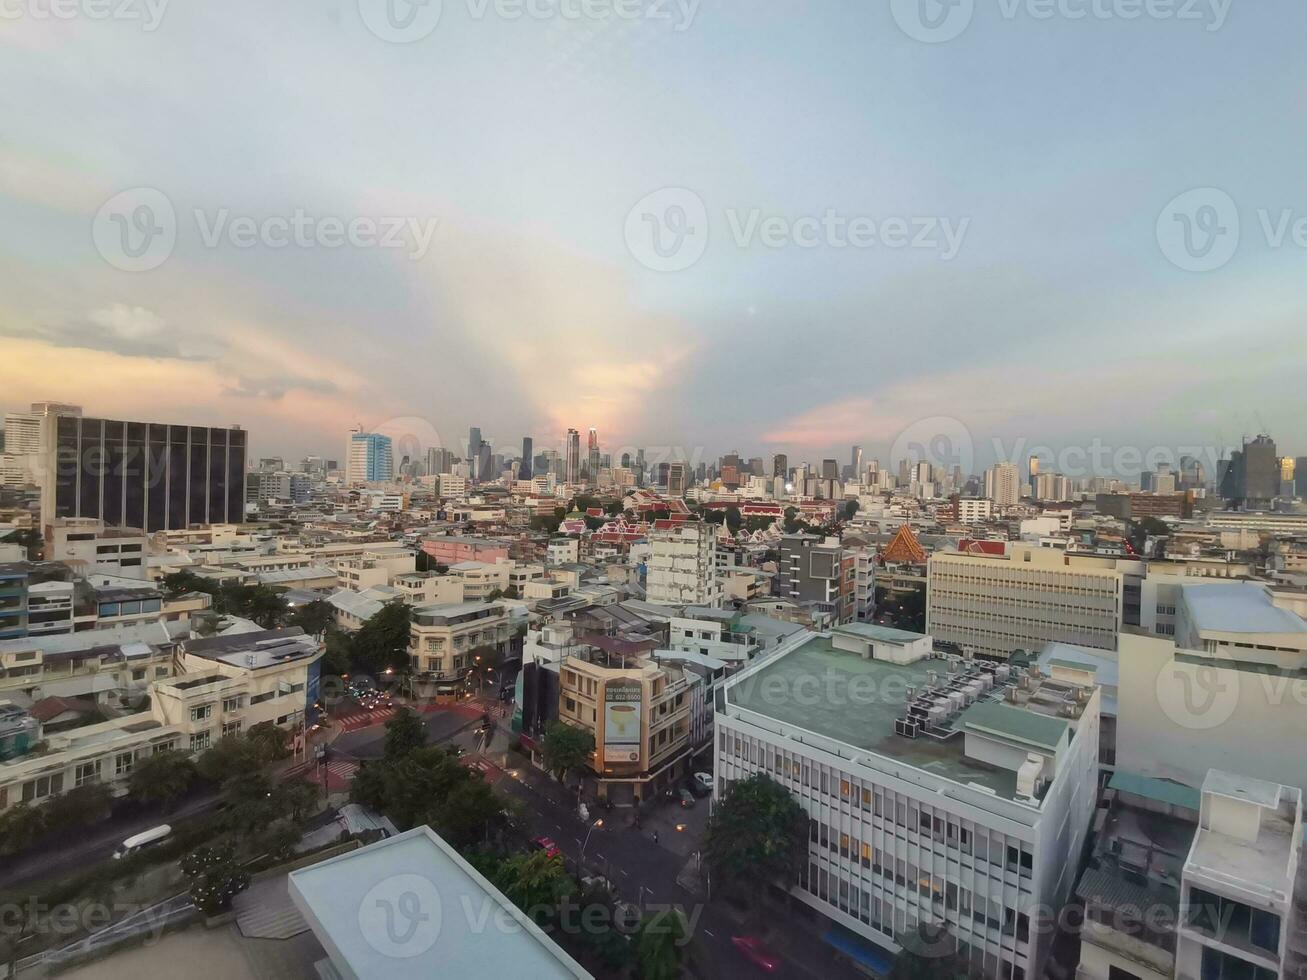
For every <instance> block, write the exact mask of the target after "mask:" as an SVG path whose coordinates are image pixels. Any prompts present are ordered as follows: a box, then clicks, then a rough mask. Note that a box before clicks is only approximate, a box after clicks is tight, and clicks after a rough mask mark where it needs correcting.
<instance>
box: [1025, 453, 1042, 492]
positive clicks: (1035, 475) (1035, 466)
mask: <svg viewBox="0 0 1307 980" xmlns="http://www.w3.org/2000/svg"><path fill="white" fill-rule="evenodd" d="M1028 465H1029V469H1028V471H1027V474H1026V488H1027V489H1028V490H1029V491H1030V495H1031V496H1032V497H1033V496H1035V495H1036V494H1035V484H1036V483H1038V482H1039V457H1038V456H1031V457H1030V459H1029V460H1028Z"/></svg>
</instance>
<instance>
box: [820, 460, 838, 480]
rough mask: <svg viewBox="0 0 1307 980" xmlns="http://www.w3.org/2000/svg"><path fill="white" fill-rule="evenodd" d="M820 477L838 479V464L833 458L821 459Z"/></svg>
mask: <svg viewBox="0 0 1307 980" xmlns="http://www.w3.org/2000/svg"><path fill="white" fill-rule="evenodd" d="M821 478H822V479H823V480H838V479H839V478H840V464H839V463H838V462H837V461H836V460H833V459H823V460H822V461H821Z"/></svg>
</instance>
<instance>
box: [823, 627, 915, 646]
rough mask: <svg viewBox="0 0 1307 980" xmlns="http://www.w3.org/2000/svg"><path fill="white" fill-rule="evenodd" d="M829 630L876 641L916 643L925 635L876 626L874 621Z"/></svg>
mask: <svg viewBox="0 0 1307 980" xmlns="http://www.w3.org/2000/svg"><path fill="white" fill-rule="evenodd" d="M831 632H832V633H843V634H844V635H846V636H856V637H858V638H859V639H863V640H873V641H875V642H876V643H897V644H903V643H916V642H917V641H918V640H921V639H923V638H924V637H925V634H924V633H910V632H908V631H907V630H896V629H894V628H893V627H892V626H878V625H876V624H875V623H846V624H845V625H843V626H836V627H833V628H832V629H831Z"/></svg>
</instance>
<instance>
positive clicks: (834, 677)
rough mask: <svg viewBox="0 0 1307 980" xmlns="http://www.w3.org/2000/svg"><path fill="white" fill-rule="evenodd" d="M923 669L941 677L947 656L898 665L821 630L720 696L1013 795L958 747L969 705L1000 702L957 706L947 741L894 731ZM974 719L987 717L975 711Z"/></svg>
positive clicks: (1012, 779) (1005, 781) (1012, 788)
mask: <svg viewBox="0 0 1307 980" xmlns="http://www.w3.org/2000/svg"><path fill="white" fill-rule="evenodd" d="M929 671H935V672H936V674H938V675H939V676H940V677H946V676H947V675H948V671H949V662H948V661H947V660H944V659H940V658H934V657H931V658H927V659H925V660H919V661H917V662H916V663H914V664H909V665H906V666H903V665H899V664H893V663H889V662H887V661H881V660H864V659H863V658H862V657H861V656H859V655H858V654H856V653H849V652H846V651H844V650H837V649H835V648H834V647H833V646H832V645H831V640H830V637H829V636H818V635H814V636H813V637H812V638H811V639H810V640H808V641H806V642H805V643H803V644H802V645H801V646H799V647H797V648H795V649H794V650H792V651H790V652H789V653H781V654H777V655H775V656H773V657H771V658H769V659H767V660H765V661H762V665H761V666H760V667H758V668H757V669H755V670H752V671H750V672H749V673H748V674H747V675H745V676H743V677H742V678H741V679H740V680H737V681H735V682H733V683H732V684H730V686H728V687H727V688H726V702H727V704H728V705H730V706H735V707H739V708H743V709H745V710H747V711H754V712H757V713H758V714H760V715H763V716H764V717H767V718H771V719H773V720H775V721H778V722H781V723H782V724H785V725H790V726H793V727H795V728H803V729H807V730H808V731H810V732H813V733H814V734H816V735H820V736H822V737H823V738H828V739H832V740H834V741H836V742H841V743H843V744H844V745H847V746H849V747H850V748H851V749H854V750H858V749H861V750H864V751H867V752H872V753H875V754H876V755H879V756H882V757H883V758H884V759H886V760H888V761H889V762H890V763H893V762H899V763H903V764H906V765H909V766H912V767H914V768H916V769H921V770H923V771H925V772H928V773H931V774H932V775H935V776H939V777H941V778H944V779H949V780H952V781H954V782H957V783H960V784H962V785H966V784H968V783H975V784H977V785H978V786H981V787H983V788H984V789H986V790H990V791H992V792H993V793H994V794H995V795H997V796H1000V797H1003V798H1005V799H1015V798H1016V781H1017V780H1016V773H1015V772H1012V771H1008V770H1004V769H998V768H996V767H994V766H990V765H987V764H985V763H982V762H978V761H976V760H973V759H968V758H967V757H966V756H965V755H964V754H963V746H964V735H963V734H962V731H961V729H962V727H963V726H964V725H966V724H967V719H968V716H969V714H970V713H971V712H972V711H975V709H976V708H988V707H1007V706H1006V705H1001V704H999V703H997V700H994V701H992V702H986V701H978V702H977V703H976V704H974V705H972V706H971V707H970V708H968V709H966V710H964V711H963V712H962V713H961V714H960V715H958V716H957V717H956V718H955V719H954V722H953V725H954V728H955V730H956V734H954V735H953V736H952V737H951V738H949V739H948V740H947V741H944V740H940V739H936V738H932V737H930V736H927V735H923V736H921V737H919V738H905V737H903V736H901V735H898V734H896V733H895V730H894V723H895V721H896V720H897V719H898V718H899V717H901V716H902V715H903V714H904V713H905V712H906V711H907V703H908V701H907V688H908V687H917V688H920V687H923V686H924V685H925V684H926V683H927V680H928V672H929ZM1011 711H1012V713H1013V715H1032V716H1034V717H1038V716H1036V715H1035V713H1034V712H1031V711H1029V710H1028V709H1024V708H1016V707H1012V708H1011ZM1006 717H1007V715H1006V714H1005V715H1004V718H1006ZM976 720H977V722H978V723H980V722H982V721H987V722H988V723H990V724H993V722H994V719H993V718H989V719H982V718H980V717H979V716H977V719H976ZM999 720H1000V721H1002V720H1003V719H999ZM1047 720H1050V721H1051V720H1053V719H1047ZM1063 724H1064V725H1065V723H1063ZM1039 736H1040V737H1043V738H1047V737H1048V732H1045V731H1043V730H1042V729H1041V731H1040V733H1039ZM848 754H849V755H854V754H856V753H855V752H850V753H848Z"/></svg>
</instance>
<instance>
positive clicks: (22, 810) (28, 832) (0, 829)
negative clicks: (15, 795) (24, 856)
mask: <svg viewBox="0 0 1307 980" xmlns="http://www.w3.org/2000/svg"><path fill="white" fill-rule="evenodd" d="M43 836H45V810H44V808H42V807H34V806H28V805H27V804H26V803H16V804H15V805H13V806H11V807H10V808H9V809H8V810H5V811H4V812H3V813H0V854H17V853H18V852H20V851H25V850H27V848H29V847H31V846H32V845H33V844H35V843H36V842H37V841H39V840H40V839H41V838H42V837H43Z"/></svg>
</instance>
